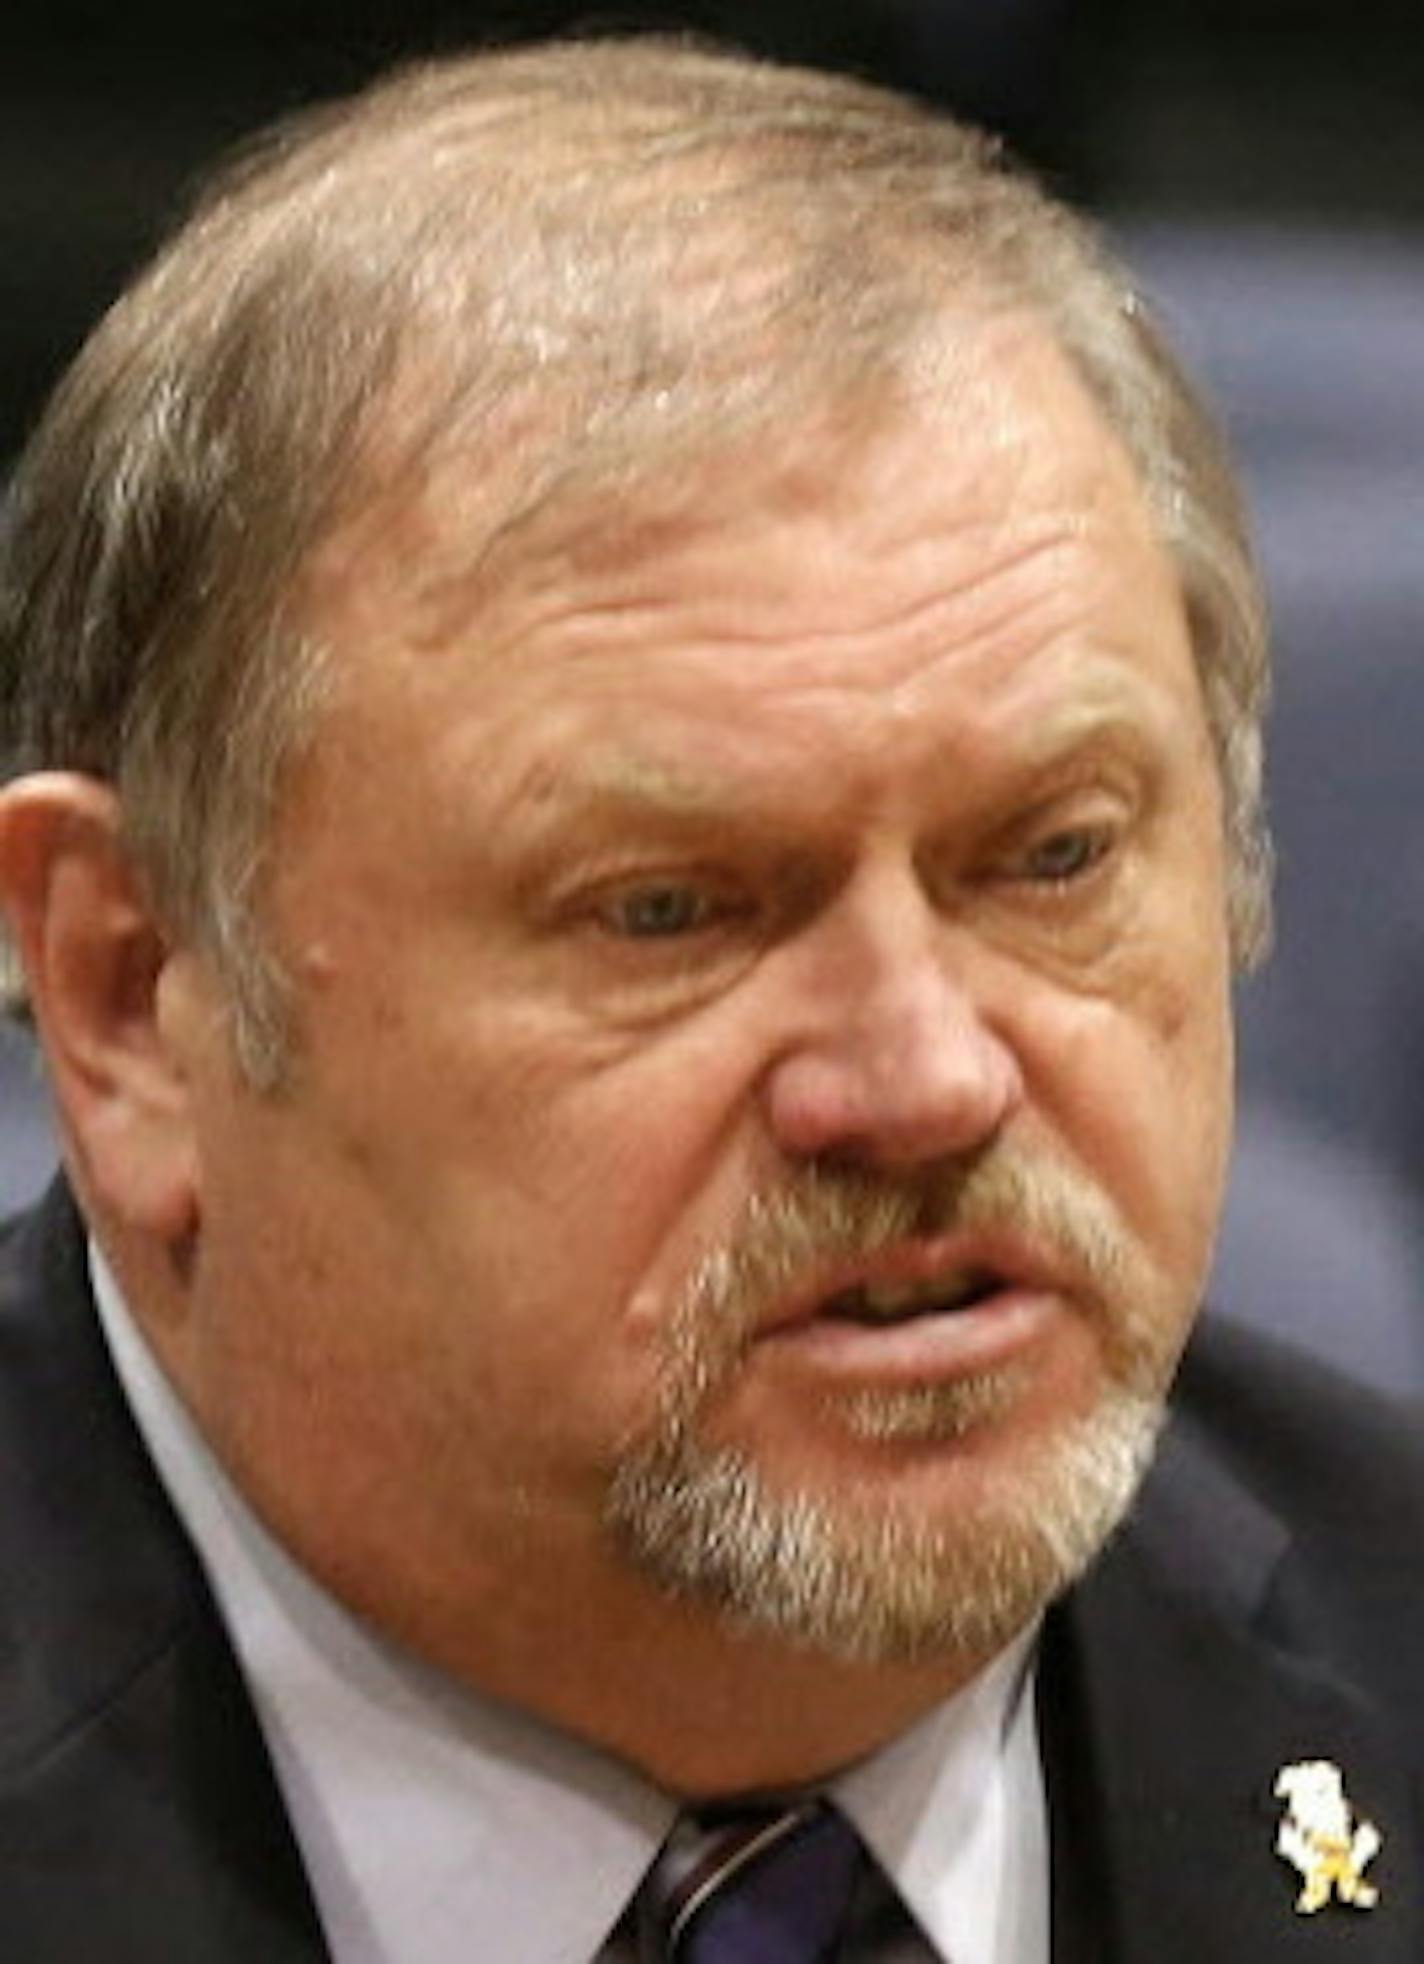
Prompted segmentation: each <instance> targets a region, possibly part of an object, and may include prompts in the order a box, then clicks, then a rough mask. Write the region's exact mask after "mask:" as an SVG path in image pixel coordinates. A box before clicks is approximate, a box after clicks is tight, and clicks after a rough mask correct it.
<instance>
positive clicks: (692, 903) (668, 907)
mask: <svg viewBox="0 0 1424 1964" xmlns="http://www.w3.org/2000/svg"><path fill="white" fill-rule="evenodd" d="M722 911H724V910H723V908H722V907H721V906H719V903H718V901H717V898H716V896H715V895H714V894H712V893H711V892H709V891H708V890H707V889H705V888H703V887H698V886H693V885H689V884H687V883H686V882H683V881H677V880H662V881H650V882H649V883H648V884H646V885H643V886H636V887H629V888H628V889H626V891H624V892H621V893H616V894H612V895H610V896H609V897H608V898H607V899H606V900H605V901H604V902H603V903H602V905H601V907H600V909H599V919H600V921H601V922H602V924H603V925H604V927H606V928H607V929H608V930H609V932H610V933H613V934H618V935H622V936H624V937H625V938H626V939H628V940H630V941H668V940H672V939H674V938H675V937H676V936H678V935H683V934H695V933H697V932H698V930H699V929H701V928H705V927H708V926H710V925H711V924H712V923H713V922H714V921H715V920H716V919H717V918H718V917H719V915H720V913H721V912H722Z"/></svg>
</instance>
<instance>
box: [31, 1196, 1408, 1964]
mask: <svg viewBox="0 0 1424 1964" xmlns="http://www.w3.org/2000/svg"><path fill="white" fill-rule="evenodd" d="M1411 1435H1412V1428H1411V1427H1410V1426H1409V1425H1408V1424H1407V1423H1405V1422H1404V1420H1403V1419H1402V1418H1397V1417H1395V1416H1393V1415H1392V1414H1391V1413H1390V1412H1389V1411H1387V1410H1385V1409H1384V1408H1382V1407H1379V1406H1376V1405H1375V1404H1373V1403H1371V1402H1369V1401H1368V1400H1367V1399H1366V1398H1364V1397H1363V1396H1361V1395H1358V1394H1356V1393H1355V1392H1354V1391H1352V1390H1346V1389H1345V1388H1343V1387H1342V1386H1341V1385H1340V1384H1339V1383H1338V1381H1336V1380H1334V1379H1332V1378H1330V1377H1329V1376H1328V1375H1327V1374H1325V1373H1324V1372H1322V1371H1320V1370H1319V1369H1318V1368H1317V1367H1315V1366H1313V1365H1309V1364H1307V1363H1305V1362H1303V1361H1301V1360H1300V1359H1297V1358H1295V1357H1293V1356H1291V1355H1290V1354H1288V1353H1285V1352H1283V1351H1281V1350H1279V1349H1277V1348H1268V1347H1265V1346H1264V1345H1263V1343H1262V1341H1261V1340H1260V1339H1258V1338H1254V1337H1247V1336H1245V1335H1238V1334H1234V1333H1231V1332H1229V1331H1228V1330H1226V1329H1222V1330H1217V1329H1214V1328H1212V1327H1207V1328H1205V1329H1204V1330H1203V1331H1202V1332H1201V1333H1200V1337H1199V1340H1198V1341H1196V1342H1195V1343H1194V1345H1193V1351H1192V1356H1191V1359H1190V1362H1189V1364H1188V1367H1187V1369H1186V1371H1185V1372H1184V1375H1183V1380H1182V1385H1181V1391H1180V1396H1179V1400H1178V1410H1177V1415H1176V1418H1175V1419H1174V1423H1173V1427H1172V1431H1171V1434H1170V1436H1169V1439H1168V1441H1167V1444H1166V1447H1165V1449H1164V1452H1163V1454H1162V1457H1161V1460H1160V1463H1159V1466H1158V1468H1157V1470H1156V1472H1155V1473H1154V1475H1153V1477H1152V1479H1151V1480H1150V1482H1149V1485H1148V1489H1147V1491H1146V1493H1145V1494H1144V1496H1143V1499H1142V1501H1141V1503H1140V1505H1139V1507H1138V1508H1137V1510H1136V1512H1135V1514H1134V1517H1133V1520H1132V1522H1131V1524H1130V1525H1129V1526H1128V1527H1127V1528H1126V1529H1125V1530H1124V1531H1123V1532H1122V1533H1121V1534H1120V1535H1119V1537H1118V1538H1117V1540H1116V1542H1115V1543H1114V1545H1113V1547H1112V1548H1111V1549H1110V1550H1109V1552H1108V1553H1107V1555H1106V1556H1105V1557H1104V1558H1103V1560H1102V1561H1101V1562H1100V1563H1099V1564H1098V1565H1097V1567H1096V1568H1095V1570H1094V1571H1093V1573H1092V1575H1091V1577H1090V1578H1089V1580H1088V1581H1086V1582H1085V1583H1084V1584H1082V1585H1081V1586H1080V1587H1079V1588H1078V1589H1076V1590H1075V1591H1074V1592H1073V1593H1072V1595H1071V1597H1070V1598H1069V1599H1068V1600H1067V1601H1066V1602H1065V1603H1063V1604H1061V1605H1060V1606H1059V1607H1058V1608H1057V1609H1056V1610H1055V1611H1054V1612H1053V1614H1052V1615H1051V1617H1050V1619H1049V1624H1048V1628H1047V1631H1046V1634H1045V1639H1044V1647H1043V1654H1042V1662H1041V1671H1040V1709H1041V1720H1042V1728H1043V1740H1044V1751H1045V1764H1046V1769H1047V1776H1048V1785H1049V1796H1050V1810H1051V1819H1052V1836H1053V1895H1054V1951H1053V1955H1054V1964H1123V1961H1124V1960H1130V1964H1234V1960H1241V1964H1307V1960H1309V1964H1316V1961H1317V1960H1325V1959H1337V1958H1338V1959H1342V1960H1343V1959H1350V1960H1353V1964H1386V1960H1388V1964H1420V1960H1421V1959H1424V1908H1421V1905H1422V1904H1424V1882H1422V1881H1421V1873H1420V1871H1421V1862H1424V1830H1421V1823H1420V1820H1419V1816H1418V1796H1417V1793H1416V1785H1417V1783H1416V1780H1415V1777H1414V1774H1415V1769H1416V1768H1417V1767H1419V1766H1420V1765H1421V1764H1424V1760H1421V1753H1424V1717H1421V1707H1424V1454H1422V1453H1421V1450H1420V1448H1419V1447H1417V1446H1416V1444H1415V1442H1414V1440H1413V1437H1412V1436H1411ZM1301 1758H1326V1759H1330V1760H1333V1761H1334V1762H1335V1763H1336V1764H1337V1765H1338V1766H1339V1767H1340V1768H1341V1770H1342V1772H1343V1774H1344V1777H1345V1782H1346V1787H1347V1791H1348V1793H1349V1796H1350V1798H1351V1800H1352V1801H1353V1802H1354V1803H1355V1805H1356V1807H1357V1808H1358V1809H1359V1810H1360V1811H1361V1812H1363V1813H1366V1814H1368V1815H1369V1817H1370V1818H1372V1819H1373V1820H1374V1821H1375V1822H1377V1823H1378V1825H1379V1827H1380V1829H1381V1831H1382V1833H1383V1836H1384V1846H1383V1849H1382V1851H1381V1853H1380V1855H1379V1856H1378V1858H1377V1859H1376V1861H1375V1863H1374V1865H1373V1867H1372V1869H1371V1871H1370V1873H1371V1876H1372V1877H1373V1879H1374V1880H1375V1881H1376V1883H1377V1884H1378V1887H1379V1891H1380V1903H1379V1906H1378V1907H1377V1908H1376V1909H1374V1910H1369V1911H1365V1910H1356V1909H1345V1908H1341V1907H1338V1906H1332V1907H1331V1908H1330V1909H1328V1910H1326V1911H1324V1912H1322V1913H1321V1914H1320V1915H1318V1916H1315V1917H1305V1916H1300V1915H1298V1914H1297V1913H1296V1911H1295V1909H1294V1897H1295V1890H1296V1880H1297V1879H1296V1877H1295V1875H1294V1872H1293V1871H1291V1870H1290V1869H1288V1868H1287V1867H1286V1866H1285V1864H1284V1863H1282V1862H1281V1861H1280V1859H1279V1858H1278V1857H1277V1856H1276V1855H1275V1854H1274V1852H1273V1845H1274V1839H1275V1830H1276V1823H1277V1820H1278V1818H1279V1813H1280V1807H1279V1803H1277V1802H1275V1801H1274V1800H1273V1799H1272V1796H1271V1787H1272V1783H1273V1781H1274V1777H1275V1774H1276V1772H1277V1771H1278V1769H1279V1768H1280V1767H1281V1766H1283V1765H1284V1764H1286V1763H1287V1762H1288V1761H1292V1760H1296V1759H1301ZM472 1940H473V1948H472V1950H471V1956H472V1958H473V1957H481V1956H482V1953H481V1951H480V1946H479V1941H478V1933H472ZM325 1956H326V1952H325V1950H324V1948H323V1945H322V1940H321V1937H320V1933H319V1930H318V1927H317V1922H316V1917H315V1914H314V1911H313V1908H312V1904H311V1900H310V1896H309V1893H308V1890H307V1885H306V1881H305V1878H304V1875H303V1871H302V1866H301V1861H300V1858H299V1856H298V1853H297V1850H296V1848H295V1846H294V1843H293V1840H292V1837H291V1833H290V1830H289V1828H288V1826H287V1822H286V1817H285V1814H284V1811H283V1808H282V1804H281V1801H280V1798H279V1796H278V1792H277V1789H276V1786H275V1784H274V1781H273V1776H272V1772H271V1768H270V1766H269V1763H268V1760H267V1756H266V1752H265V1749H264V1747H263V1743H262V1740H261V1737H260V1734H259V1731H258V1728H257V1725H256V1722H255V1719H254V1717H253V1714H252V1710H251V1707H250V1705H249V1703H248V1700H247V1698H246V1696H245V1693H244V1690H243V1687H242V1683H241V1680H240V1677H239V1674H238V1671H237V1668H236V1666H235V1664H234V1661H233V1657H232V1653H231V1651H230V1649H229V1647H228V1644H227V1641H226V1638H225V1636H224V1633H223V1630H222V1627H221V1624H220V1621H219V1619H218V1616H217V1614H216V1612H215V1609H214V1606H213V1603H212V1600H211V1598H210V1596H209V1594H208V1591H207V1588H206V1586H205V1584H204V1581H203V1577H202V1574H201V1572H200V1570H199V1567H198V1565H197V1563H196V1560H195V1559H194V1556H193V1553H192V1551H191V1549H190V1547H189V1545H188V1543H187V1542H186V1540H185V1538H184V1536H183V1534H182V1532H181V1531H180V1529H179V1527H178V1525H177V1523H176V1521H175V1519H174V1517H173V1515H172V1513H171V1511H170V1509H169V1506H168V1503H167V1501H166V1499H165V1497H164V1494H163V1493H162V1491H161V1489H160V1487H159V1485H158V1483H157V1480H156V1477H155V1475H154V1473H153V1471H152V1469H151V1467H150V1465H149V1462H148V1460H147V1458H146V1455H145V1453H144V1451H143V1449H142V1447H141V1445H140V1443H139V1441H138V1439H137V1437H136V1435H135V1433H134V1429H133V1427H132V1424H131V1423H130V1420H129V1418H128V1415H127V1411H126V1408H125V1406H124V1403H123V1400H122V1398H121V1396H120V1394H119V1391H118V1387H117V1385H116V1383H115V1381H114V1378H113V1375H112V1372H111V1370H110V1367H109V1364H108V1361H107V1356H106V1353H105V1351H104V1348H103V1345H102V1343H101V1340H100V1338H99V1335H98V1333H97V1328H96V1325H95V1321H94V1315H93V1308H92V1304H91V1301H90V1298H89V1290H88V1284H87V1277H86V1271H85V1265H84V1259H83V1252H82V1241H81V1233H80V1228H79V1223H78V1221H77V1219H76V1217H75V1215H74V1211H73V1208H72V1204H71V1203H70V1201H69V1200H68V1198H67V1196H66V1195H65V1194H64V1193H63V1191H62V1190H61V1191H58V1192H57V1193H56V1194H54V1195H52V1196H51V1198H50V1199H49V1201H48V1202H47V1203H46V1204H45V1206H44V1208H43V1209H42V1210H41V1211H40V1213H38V1214H36V1215H33V1216H30V1217H28V1218H27V1219H25V1220H24V1221H23V1222H21V1223H19V1224H17V1225H16V1226H14V1227H12V1228H11V1229H10V1230H9V1231H8V1232H7V1233H6V1234H5V1235H4V1236H3V1238H0V1958H3V1959H5V1960H6V1964H10V1960H13V1964H159V1961H161V1964H168V1960H170V1959H172V1960H181V1964H299V1961H300V1964H317V1960H321V1959H324V1958H325Z"/></svg>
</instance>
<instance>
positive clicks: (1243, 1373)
mask: <svg viewBox="0 0 1424 1964" xmlns="http://www.w3.org/2000/svg"><path fill="white" fill-rule="evenodd" d="M1421 1307H1424V1305H1422V1306H1421ZM1173 1422H1174V1426H1175V1427H1176V1428H1177V1429H1178V1430H1179V1431H1180V1432H1181V1433H1182V1435H1184V1438H1185V1439H1186V1440H1187V1441H1188V1442H1190V1444H1191V1446H1192V1447H1194V1448H1196V1449H1199V1450H1201V1451H1202V1452H1204V1453H1206V1454H1209V1455H1210V1456H1211V1457H1212V1458H1213V1459H1214V1460H1216V1461H1217V1462H1218V1463H1220V1464H1222V1465H1223V1466H1224V1468H1225V1470H1226V1471H1228V1472H1229V1473H1230V1474H1231V1475H1232V1476H1233V1477H1234V1478H1235V1479H1236V1480H1237V1481H1239V1482H1241V1483H1242V1484H1243V1485H1244V1486H1245V1487H1246V1488H1248V1489H1249V1490H1250V1491H1251V1492H1252V1493H1253V1494H1254V1495H1255V1496H1256V1497H1257V1499H1258V1500H1260V1501H1261V1503H1262V1504H1263V1505H1265V1506H1266V1507H1268V1508H1270V1509H1271V1510H1272V1511H1274V1512H1276V1513H1278V1514H1280V1515H1282V1516H1283V1517H1285V1518H1286V1519H1288V1520H1289V1522H1290V1523H1291V1526H1292V1529H1293V1531H1295V1532H1296V1533H1298V1534H1299V1533H1305V1534H1307V1535H1315V1536H1319V1537H1330V1536H1341V1537H1344V1538H1346V1539H1348V1541H1349V1542H1350V1543H1351V1544H1353V1545H1377V1546H1384V1547H1388V1546H1399V1547H1404V1548H1412V1549H1413V1550H1415V1551H1416V1552H1417V1557H1418V1559H1419V1561H1420V1563H1421V1565H1424V1409H1421V1408H1420V1406H1419V1404H1418V1403H1417V1401H1414V1400H1412V1399H1407V1398H1398V1399H1396V1398H1391V1397H1389V1396H1388V1395H1386V1394H1385V1393H1383V1392H1381V1391H1379V1390H1377V1389H1376V1388H1374V1387H1373V1386H1370V1385H1367V1384H1365V1383H1363V1382H1361V1381H1357V1380H1356V1379H1353V1378H1351V1377H1349V1376H1348V1375H1347V1374H1345V1373H1344V1372H1341V1371H1340V1370H1338V1369H1337V1368H1335V1367H1334V1366H1333V1365H1331V1364H1329V1363H1326V1362H1324V1361H1323V1360H1321V1359H1320V1358H1318V1357H1316V1356H1314V1355H1312V1354H1311V1353H1310V1352H1308V1351H1306V1350H1303V1349H1300V1348H1298V1347H1296V1346H1294V1345H1292V1344H1290V1343H1288V1342H1285V1341H1284V1340H1282V1339H1281V1338H1279V1337H1275V1336H1270V1335H1267V1334H1265V1333H1263V1332H1261V1331H1258V1330H1255V1329H1249V1328H1247V1327H1246V1326H1245V1325H1243V1324H1239V1323H1233V1322H1232V1321H1231V1320H1230V1319H1229V1318H1228V1317H1220V1316H1217V1315H1215V1314H1209V1315H1208V1316H1207V1317H1206V1318H1204V1319H1203V1322H1202V1324H1201V1326H1200V1327H1199V1329H1198V1331H1197V1333H1196V1335H1195V1336H1194V1337H1193V1339H1192V1342H1191V1344H1190V1345H1189V1346H1188V1349H1187V1354H1186V1357H1185V1358H1184V1360H1183V1364H1182V1369H1181V1372H1180V1375H1179V1378H1178V1382H1177V1388H1176V1391H1175V1393H1174V1396H1173Z"/></svg>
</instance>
